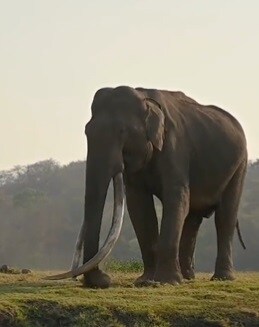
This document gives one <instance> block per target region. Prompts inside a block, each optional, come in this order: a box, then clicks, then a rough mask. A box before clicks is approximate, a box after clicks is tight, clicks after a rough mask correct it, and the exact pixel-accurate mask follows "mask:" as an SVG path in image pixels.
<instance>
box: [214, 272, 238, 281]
mask: <svg viewBox="0 0 259 327" xmlns="http://www.w3.org/2000/svg"><path fill="white" fill-rule="evenodd" d="M234 279H235V276H234V273H233V270H218V271H215V273H214V275H213V276H212V277H211V280H234Z"/></svg>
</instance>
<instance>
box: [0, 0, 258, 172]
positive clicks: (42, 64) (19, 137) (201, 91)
mask: <svg viewBox="0 0 259 327" xmlns="http://www.w3.org/2000/svg"><path fill="white" fill-rule="evenodd" d="M258 17H259V1H258V0H247V1H244V0H217V1H212V0H181V1H179V0H177V1H176V0H161V1H157V0H127V1H126V0H124V1H122V0H109V1H105V0H102V1H101V0H95V1H94V0H91V1H90V0H0V147H1V149H0V153H1V155H0V169H9V168H12V167H13V166H14V165H18V164H22V165H23V164H29V163H33V162H36V161H39V160H44V159H49V158H53V159H55V160H57V161H59V162H60V163H68V162H70V161H74V160H79V159H84V158H85V156H86V141H85V137H84V125H85V123H86V122H87V121H88V120H89V118H90V105H91V101H92V97H93V95H94V93H95V91H96V90H97V89H98V88H100V87H103V86H118V85H130V86H133V87H137V86H143V87H156V88H163V89H169V90H181V91H183V92H185V93H186V94H187V95H189V96H190V97H193V98H194V99H195V100H197V101H199V102H201V103H203V104H214V105H218V106H221V107H222V108H224V109H227V110H228V111H229V112H231V113H232V114H233V115H234V116H235V117H236V118H238V119H239V121H240V122H241V124H242V125H243V127H244V130H245V132H246V135H247V140H248V151H249V158H250V159H255V158H259V146H258V143H259V119H258V118H259V114H258V112H259V89H258V87H259V18H258Z"/></svg>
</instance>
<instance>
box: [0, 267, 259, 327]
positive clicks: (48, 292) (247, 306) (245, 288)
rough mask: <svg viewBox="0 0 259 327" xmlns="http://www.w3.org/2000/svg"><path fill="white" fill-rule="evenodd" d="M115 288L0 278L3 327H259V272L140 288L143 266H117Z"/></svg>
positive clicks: (202, 276) (33, 277) (38, 274)
mask: <svg viewBox="0 0 259 327" xmlns="http://www.w3.org/2000/svg"><path fill="white" fill-rule="evenodd" d="M109 270H110V275H111V276H112V279H113V286H112V287H111V288H109V289H106V290H90V289H84V288H82V287H81V283H80V282H75V281H72V280H68V281H59V282H56V281H54V282H53V281H51V282H50V281H46V280H42V277H43V276H45V275H46V272H34V273H33V274H31V275H19V274H17V275H15V274H0V326H1V327H9V326H12V327H16V326H23V327H25V326H26V327H27V326H31V327H39V326H48V327H49V326H50V327H51V326H62V327H63V326H89V327H90V326H91V327H97V326H98V327H101V326H104V327H108V326H109V327H113V326H116V327H119V326H132V327H138V326H140V327H143V326H156V327H159V326H163V327H168V326H201V327H202V326H259V273H238V274H237V280H236V281H234V282H211V281H209V277H210V275H208V274H198V275H197V279H196V280H195V281H192V282H186V283H184V284H182V285H180V286H169V285H164V286H158V287H148V288H136V287H134V286H133V281H134V279H135V278H136V276H138V275H139V272H137V271H138V270H140V267H139V266H138V265H135V266H134V265H133V266H132V265H124V266H120V265H116V264H115V265H111V266H110V267H109Z"/></svg>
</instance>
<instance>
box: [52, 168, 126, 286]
mask: <svg viewBox="0 0 259 327" xmlns="http://www.w3.org/2000/svg"><path fill="white" fill-rule="evenodd" d="M89 168H90V167H89ZM91 171H92V170H91V169H89V170H88V172H89V173H87V176H86V197H85V219H84V222H83V224H82V226H81V229H80V232H79V235H78V238H77V242H76V249H75V253H74V256H73V261H72V265H71V270H70V271H68V272H66V273H63V274H58V275H54V276H49V277H47V278H46V279H51V280H57V279H64V278H69V277H76V276H79V275H82V274H84V273H86V272H88V271H90V270H92V269H93V268H95V267H97V266H98V264H99V263H100V262H101V261H102V260H104V259H105V258H106V257H107V256H108V255H109V253H110V252H111V250H112V249H113V247H114V245H115V243H116V241H117V240H118V237H119V235H120V231H121V227H122V221H123V215H124V201H125V200H124V198H125V196H124V184H123V177H122V173H121V172H120V173H117V175H116V176H115V177H114V178H113V184H114V209H113V219H112V226H111V228H110V231H109V234H108V236H107V238H106V240H105V242H104V245H103V246H102V248H101V249H100V250H99V251H98V247H99V233H100V228H101V219H102V213H103V208H104V203H105V198H106V193H107V189H108V185H109V182H110V180H109V178H106V179H105V178H104V177H103V176H101V175H103V171H99V172H98V174H99V177H98V178H97V179H95V181H93V178H94V177H93V175H92V174H91ZM95 177H96V176H95ZM97 180H100V181H102V183H101V184H99V183H98V182H97ZM98 184H99V185H98ZM100 185H102V186H101V187H100ZM89 188H92V190H89ZM83 243H84V262H85V263H84V264H83V265H82V266H80V267H78V264H79V260H80V256H81V251H82V246H83Z"/></svg>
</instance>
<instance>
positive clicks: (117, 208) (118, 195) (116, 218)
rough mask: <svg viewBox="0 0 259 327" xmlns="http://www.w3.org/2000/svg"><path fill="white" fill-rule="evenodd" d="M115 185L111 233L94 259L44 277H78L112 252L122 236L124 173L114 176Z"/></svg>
mask: <svg viewBox="0 0 259 327" xmlns="http://www.w3.org/2000/svg"><path fill="white" fill-rule="evenodd" d="M113 185H114V207H113V218H112V226H111V228H110V231H109V234H108V236H107V238H106V240H105V242H104V245H103V246H102V248H101V249H100V250H99V251H98V252H97V254H96V255H95V256H94V257H93V258H92V259H90V260H89V261H88V262H86V263H84V264H83V265H82V266H80V267H78V268H76V269H73V270H70V271H68V272H65V273H62V274H58V275H53V276H47V277H45V278H44V279H47V280H59V279H65V278H70V277H76V276H79V275H82V274H85V273H86V272H87V271H89V270H91V269H93V268H95V267H96V266H97V265H98V264H99V263H100V262H101V261H102V260H104V259H105V258H106V257H107V256H108V255H109V254H110V252H111V250H112V249H113V247H114V245H115V243H116V242H117V240H118V238H119V236H120V231H121V227H122V222H123V215H124V206H125V195H124V184H123V177H122V173H118V174H117V175H116V176H115V177H114V178H113ZM82 228H83V225H82ZM82 228H81V230H82ZM79 236H80V233H79ZM79 245H80V244H79ZM73 262H74V261H73Z"/></svg>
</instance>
